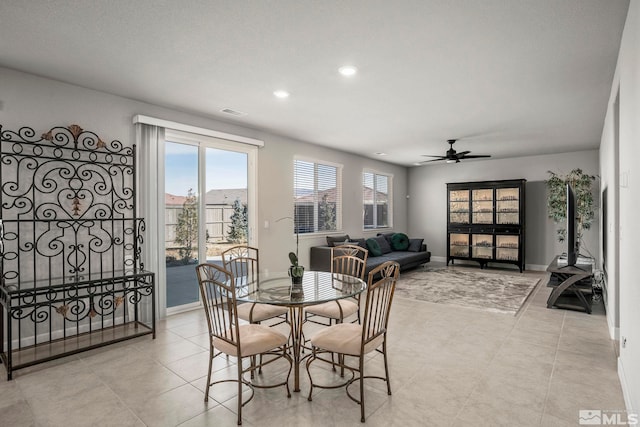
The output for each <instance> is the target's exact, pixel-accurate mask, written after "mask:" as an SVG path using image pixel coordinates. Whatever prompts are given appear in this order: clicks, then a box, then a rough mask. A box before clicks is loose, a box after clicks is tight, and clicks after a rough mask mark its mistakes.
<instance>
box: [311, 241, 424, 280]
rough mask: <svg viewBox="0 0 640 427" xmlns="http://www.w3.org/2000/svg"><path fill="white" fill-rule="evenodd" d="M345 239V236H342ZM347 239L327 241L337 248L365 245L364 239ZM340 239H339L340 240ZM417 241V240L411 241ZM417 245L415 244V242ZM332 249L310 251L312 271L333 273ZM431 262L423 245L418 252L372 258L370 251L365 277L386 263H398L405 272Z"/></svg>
mask: <svg viewBox="0 0 640 427" xmlns="http://www.w3.org/2000/svg"><path fill="white" fill-rule="evenodd" d="M340 237H343V236H340ZM346 237H347V239H342V240H335V239H336V238H331V237H327V241H328V242H329V243H331V241H332V240H333V241H334V242H335V243H336V244H335V246H339V244H341V243H344V242H346V241H347V240H349V242H348V243H349V244H352V245H354V244H360V245H361V246H364V245H363V241H364V239H348V236H346ZM338 239H339V238H338ZM411 240H417V239H411ZM414 243H415V242H414ZM331 249H332V247H331V246H329V245H325V246H313V247H311V249H310V264H311V265H310V266H309V267H310V269H311V270H315V271H331ZM430 260H431V252H429V251H427V245H426V244H424V243H421V244H420V246H419V250H418V251H417V252H413V251H408V250H406V251H394V250H392V251H391V252H389V253H386V254H383V255H379V256H372V253H371V251H369V256H368V258H367V266H366V269H365V276H366V275H368V274H369V272H370V271H371V270H373V269H374V268H376V267H377V266H379V265H381V264H383V263H385V262H386V261H396V262H397V263H398V264H400V270H401V271H405V270H408V269H411V268H415V267H419V266H421V265H422V264H425V263H427V262H429V261H430Z"/></svg>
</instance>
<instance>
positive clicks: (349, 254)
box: [331, 245, 369, 280]
mask: <svg viewBox="0 0 640 427" xmlns="http://www.w3.org/2000/svg"><path fill="white" fill-rule="evenodd" d="M368 256H369V251H368V250H366V249H365V248H363V247H361V246H358V245H340V246H336V247H334V248H331V272H332V273H339V274H346V275H348V276H354V277H358V278H359V279H362V280H364V272H365V267H366V265H367V257H368Z"/></svg>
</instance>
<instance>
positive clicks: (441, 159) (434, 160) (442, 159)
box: [420, 157, 448, 164]
mask: <svg viewBox="0 0 640 427" xmlns="http://www.w3.org/2000/svg"><path fill="white" fill-rule="evenodd" d="M444 160H448V159H447V158H446V157H442V158H440V159H433V160H423V161H421V162H420V164H422V163H431V162H442V161H444Z"/></svg>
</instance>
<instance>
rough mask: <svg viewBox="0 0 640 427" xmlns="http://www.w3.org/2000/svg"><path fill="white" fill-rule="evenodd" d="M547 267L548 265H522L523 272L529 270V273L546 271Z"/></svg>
mask: <svg viewBox="0 0 640 427" xmlns="http://www.w3.org/2000/svg"><path fill="white" fill-rule="evenodd" d="M547 267H548V265H541V264H525V265H524V269H525V270H531V271H547Z"/></svg>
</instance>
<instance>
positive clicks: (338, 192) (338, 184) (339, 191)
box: [293, 156, 344, 236]
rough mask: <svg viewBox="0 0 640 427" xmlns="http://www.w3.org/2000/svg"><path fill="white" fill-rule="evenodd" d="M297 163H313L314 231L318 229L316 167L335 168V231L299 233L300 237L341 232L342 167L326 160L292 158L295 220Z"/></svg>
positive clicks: (301, 157)
mask: <svg viewBox="0 0 640 427" xmlns="http://www.w3.org/2000/svg"><path fill="white" fill-rule="evenodd" d="M297 161H302V162H308V163H313V164H314V168H313V169H314V177H313V183H314V190H313V191H314V199H315V201H314V220H313V223H314V229H316V228H317V227H318V209H317V206H318V200H317V193H318V175H317V172H318V167H317V166H318V165H323V166H331V167H335V168H336V229H335V230H319V231H314V232H309V233H301V234H300V236H324V235H328V234H335V233H339V232H341V231H342V169H343V167H344V166H343V165H342V164H340V163H334V162H330V161H326V160H319V159H316V158H310V157H303V156H294V157H293V218H295V206H296V201H295V182H296V162H297ZM294 227H295V219H294Z"/></svg>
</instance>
